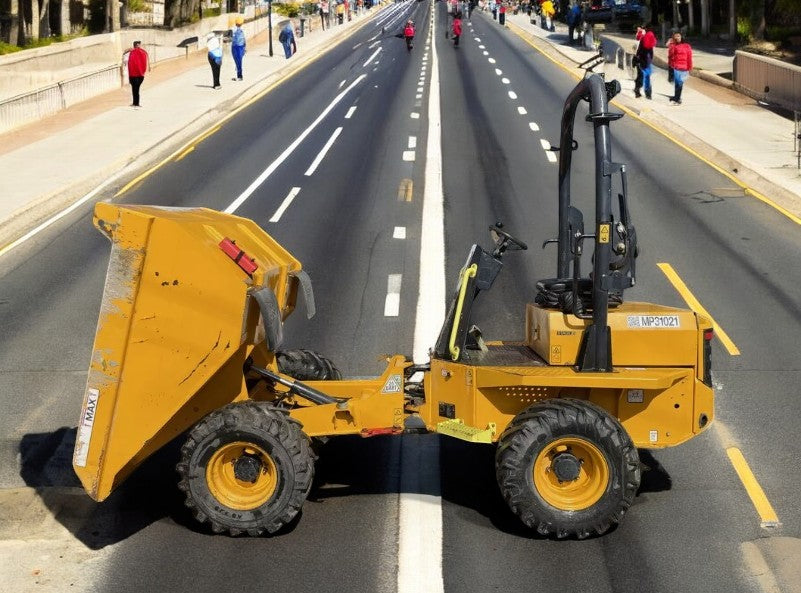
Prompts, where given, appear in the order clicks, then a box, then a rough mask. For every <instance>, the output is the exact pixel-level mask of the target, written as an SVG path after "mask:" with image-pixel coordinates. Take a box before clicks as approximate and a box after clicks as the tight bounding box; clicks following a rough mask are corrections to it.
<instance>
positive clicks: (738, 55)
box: [733, 51, 801, 111]
mask: <svg viewBox="0 0 801 593" xmlns="http://www.w3.org/2000/svg"><path fill="white" fill-rule="evenodd" d="M733 78H734V88H735V89H737V90H738V91H740V92H741V93H743V94H745V95H748V96H750V97H753V98H755V99H757V100H760V101H765V102H768V103H773V104H774V105H779V106H780V107H784V108H785V109H790V110H793V111H801V67H799V66H795V65H793V64H788V63H786V62H782V61H780V60H776V59H774V58H770V57H767V56H760V55H757V54H752V53H748V52H743V51H737V52H735V54H734V73H733Z"/></svg>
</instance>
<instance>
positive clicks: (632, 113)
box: [509, 23, 801, 225]
mask: <svg viewBox="0 0 801 593" xmlns="http://www.w3.org/2000/svg"><path fill="white" fill-rule="evenodd" d="M509 24H510V28H512V29H515V30H516V34H517V36H518V37H520V38H521V39H522V40H523V41H525V42H526V43H528V44H529V45H530V46H531V47H533V48H534V49H535V50H537V51H538V52H539V53H540V54H542V55H543V56H544V57H546V58H548V59H549V60H550V61H551V62H553V63H554V64H555V65H556V66H558V67H559V68H561V69H562V70H564V71H565V72H567V73H568V74H570V75H571V76H572V77H573V78H575V79H576V80H579V79H581V78H582V76H583V74H577V73H576V72H575V70H571V69H570V68H568V67H567V66H565V65H564V64H562V63H561V62H559V61H557V60H556V58H553V57H551V56H549V55H548V54H547V53H545V51H544V50H543V49H542V48H540V47H538V46H537V45H536V44H534V43H532V42H531V39H529V37H536V36H535V35H533V34H531V33H526V31H525V30H523V29H522V28H521V27H519V26H518V25H515V24H514V23H509ZM568 59H569V58H568ZM612 103H613V104H614V105H615V107H618V108H620V109H622V110H623V111H624V112H625V113H626V114H627V115H629V116H631V117H632V118H634V119H636V120H637V121H639V122H641V123H643V124H645V125H646V126H648V127H649V128H651V129H652V130H654V131H655V132H657V133H659V134H661V135H662V136H664V137H665V138H667V139H668V140H670V141H671V142H673V143H674V144H675V145H676V146H678V147H679V148H682V149H684V150H686V151H687V152H689V153H690V154H691V155H693V156H694V157H695V158H697V159H698V160H700V161H701V162H703V163H706V164H707V165H709V166H710V167H712V168H713V169H714V170H715V171H717V172H718V173H720V174H721V175H723V176H724V177H726V178H727V179H728V180H729V181H731V182H732V183H734V184H735V185H736V186H738V187H740V188H742V190H743V191H744V192H745V193H746V194H748V195H750V196H752V197H754V198H756V199H757V200H759V201H760V202H762V203H763V204H765V205H767V206H770V207H771V208H773V209H774V210H776V211H777V212H779V213H780V214H782V215H784V216H786V217H787V218H789V219H790V220H792V221H793V222H794V223H796V224H799V225H801V217H798V216H796V215H795V214H793V213H792V212H790V211H789V210H787V208H784V207H783V206H780V205H779V204H777V203H776V202H774V201H773V200H771V199H770V198H768V197H767V196H765V195H764V194H761V193H760V192H758V191H757V190H755V189H753V188H751V187H749V186H748V185H746V184H745V183H743V182H742V181H740V180H739V179H738V178H737V177H735V176H734V175H733V174H731V173H730V172H729V171H727V170H726V169H723V168H721V167H719V166H718V165H716V164H715V163H713V162H712V161H710V160H709V159H707V158H706V157H704V156H702V155H701V154H699V153H698V152H696V151H695V150H693V149H692V148H690V147H689V146H687V145H686V144H684V143H683V142H682V141H681V140H679V139H677V138H674V137H673V136H671V135H670V134H668V133H667V132H666V131H665V130H662V129H661V128H658V127H657V126H656V125H655V124H652V123H651V122H649V121H647V120H645V119H643V118H642V116H640V115H639V114H638V113H637V112H635V111H632V110H631V109H629V108H628V107H626V106H625V105H622V104H621V103H619V102H618V101H612Z"/></svg>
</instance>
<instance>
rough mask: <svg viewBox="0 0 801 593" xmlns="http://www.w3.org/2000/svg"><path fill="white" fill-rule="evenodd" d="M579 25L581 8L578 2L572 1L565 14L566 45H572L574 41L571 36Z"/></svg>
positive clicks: (576, 0)
mask: <svg viewBox="0 0 801 593" xmlns="http://www.w3.org/2000/svg"><path fill="white" fill-rule="evenodd" d="M580 24H581V6H580V5H579V3H578V0H574V2H573V5H572V6H571V7H570V10H569V11H568V12H567V44H568V45H573V44H574V43H575V42H576V40H575V39H573V34H574V33H575V31H576V28H577V27H578V26H579V25H580Z"/></svg>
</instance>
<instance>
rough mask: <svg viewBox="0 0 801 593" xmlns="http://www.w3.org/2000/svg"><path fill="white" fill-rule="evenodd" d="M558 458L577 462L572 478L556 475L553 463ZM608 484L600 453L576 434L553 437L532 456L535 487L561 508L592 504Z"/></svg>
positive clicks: (567, 508)
mask: <svg viewBox="0 0 801 593" xmlns="http://www.w3.org/2000/svg"><path fill="white" fill-rule="evenodd" d="M560 461H562V462H567V463H569V464H571V465H573V466H575V465H576V463H577V464H578V470H577V471H576V472H574V474H575V479H569V480H560V479H559V476H558V475H557V471H556V470H555V464H557V463H559V462H560ZM571 477H572V475H571ZM608 484H609V465H608V464H607V462H606V458H605V457H604V456H603V453H601V451H600V450H599V449H598V447H596V446H595V445H593V444H592V443H590V442H589V441H586V440H584V439H582V438H579V437H565V438H560V439H556V440H555V441H553V442H551V443H549V444H548V445H547V446H546V447H545V448H544V449H543V450H542V451H540V454H539V455H537V459H535V460H534V487H535V488H536V489H537V492H538V493H539V495H540V496H541V497H542V498H543V499H544V500H545V502H547V503H548V504H550V505H551V506H553V507H555V508H557V509H559V510H562V511H580V510H583V509H586V508H589V507H591V506H592V505H594V504H595V503H596V502H598V501H599V500H600V499H601V497H602V496H603V495H604V492H606V487H607V485H608Z"/></svg>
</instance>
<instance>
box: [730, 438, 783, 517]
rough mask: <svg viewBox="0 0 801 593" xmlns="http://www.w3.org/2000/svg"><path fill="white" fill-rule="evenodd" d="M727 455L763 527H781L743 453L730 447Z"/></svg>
mask: <svg viewBox="0 0 801 593" xmlns="http://www.w3.org/2000/svg"><path fill="white" fill-rule="evenodd" d="M726 454H727V455H728V456H729V460H730V461H731V464H732V465H733V466H734V471H736V472H737V475H738V476H739V477H740V481H741V482H742V483H743V486H745V491H746V492H747V493H748V496H750V497H751V502H752V503H753V504H754V507H755V508H756V511H757V513H759V517H760V518H761V519H762V524H761V525H762V527H778V526H779V525H781V523H780V522H779V517H778V515H776V511H775V510H773V506H772V505H771V504H770V502H769V501H768V497H767V496H765V491H764V490H762V486H760V485H759V482H757V480H756V477H755V476H754V473H753V472H752V471H751V468H750V467H749V466H748V462H747V461H746V460H745V457H743V454H742V452H741V451H740V450H739V449H738V448H737V447H729V448H728V449H726Z"/></svg>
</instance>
